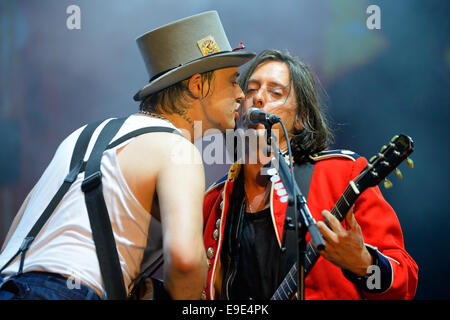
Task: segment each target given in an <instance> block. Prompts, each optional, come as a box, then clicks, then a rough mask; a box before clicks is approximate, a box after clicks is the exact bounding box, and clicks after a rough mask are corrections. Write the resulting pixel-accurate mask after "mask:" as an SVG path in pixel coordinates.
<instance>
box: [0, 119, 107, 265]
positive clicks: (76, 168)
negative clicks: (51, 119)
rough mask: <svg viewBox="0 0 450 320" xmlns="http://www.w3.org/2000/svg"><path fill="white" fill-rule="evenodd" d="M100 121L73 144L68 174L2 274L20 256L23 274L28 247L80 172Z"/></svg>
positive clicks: (89, 125)
mask: <svg viewBox="0 0 450 320" xmlns="http://www.w3.org/2000/svg"><path fill="white" fill-rule="evenodd" d="M101 122H102V121H97V122H94V123H90V124H88V125H87V126H86V127H85V128H84V129H83V131H82V132H81V134H80V136H79V137H78V140H77V142H76V144H75V148H74V151H73V153H72V159H71V161H70V169H69V174H68V175H67V176H66V178H65V179H64V182H63V183H62V185H61V186H60V188H59V189H58V191H57V192H56V194H55V195H54V196H53V198H52V200H51V201H50V203H49V204H48V205H47V207H46V208H45V210H44V212H43V213H42V214H41V216H40V217H39V219H38V220H37V221H36V223H35V224H34V226H33V228H31V230H30V231H29V232H28V234H27V236H26V237H25V239H24V240H23V242H22V244H21V246H20V248H19V250H18V251H17V252H16V254H15V255H14V256H13V257H12V258H11V259H10V260H9V261H8V262H7V263H6V264H5V265H4V266H3V267H2V268H1V269H0V272H2V271H3V270H4V269H5V268H6V267H7V266H8V265H9V264H10V263H11V262H13V261H14V259H15V258H16V257H17V256H18V255H19V254H20V255H21V257H20V263H19V270H18V272H17V274H21V273H22V272H23V262H24V259H25V254H26V252H27V250H28V248H29V247H30V245H31V243H32V242H33V240H34V238H35V237H36V236H37V234H38V233H39V231H40V230H41V229H42V227H43V226H44V225H45V223H46V222H47V220H48V219H49V218H50V215H51V214H52V213H53V211H54V210H55V208H56V207H57V206H58V204H59V203H60V202H61V199H62V198H63V197H64V195H65V194H66V192H67V191H68V190H69V188H70V186H71V185H72V183H73V182H74V181H75V179H76V177H77V176H78V173H79V172H80V168H81V165H82V163H83V158H84V155H85V153H86V149H87V147H88V144H89V141H90V139H91V137H92V134H93V133H94V131H95V129H96V128H97V127H98V126H99V125H100V123H101Z"/></svg>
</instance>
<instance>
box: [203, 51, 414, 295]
mask: <svg viewBox="0 0 450 320" xmlns="http://www.w3.org/2000/svg"><path fill="white" fill-rule="evenodd" d="M240 84H241V87H242V88H243V90H244V92H245V94H246V98H245V100H244V102H243V104H242V110H241V111H242V113H244V112H245V111H246V110H248V109H249V108H252V107H253V108H259V109H261V110H263V111H264V112H267V113H273V114H276V115H278V116H279V117H280V118H281V120H282V121H283V123H284V124H285V126H286V129H287V132H288V133H289V139H290V143H291V146H292V152H293V158H294V163H295V164H296V165H300V164H304V163H312V164H314V167H313V171H312V177H311V181H310V185H309V192H308V193H307V194H305V195H304V196H305V197H307V203H308V207H309V209H310V211H311V214H312V216H313V217H314V219H315V220H317V221H318V223H317V226H318V229H319V230H320V233H321V234H322V237H323V239H324V242H325V245H326V248H325V250H323V251H320V257H319V258H318V260H317V262H316V263H315V264H314V266H313V267H312V269H311V270H310V272H309V273H308V275H307V276H306V278H305V283H304V285H305V298H306V299H365V298H369V299H412V298H413V297H414V295H415V292H416V287H417V279H418V268H417V265H416V263H415V262H414V260H413V259H412V258H411V257H410V256H409V254H408V253H407V252H406V251H405V248H404V243H403V235H402V230H401V227H400V224H399V221H398V219H397V216H396V214H395V212H394V210H393V209H392V208H391V206H390V205H389V204H388V203H387V202H386V201H385V200H384V198H383V196H382V194H381V192H380V190H379V188H378V187H373V188H369V189H367V190H366V191H364V192H362V194H361V195H360V196H359V197H358V198H357V200H356V202H355V204H354V205H353V207H352V210H350V212H349V213H348V214H347V215H346V217H345V219H344V221H342V223H341V222H339V220H338V219H337V218H336V217H335V216H333V215H332V214H331V213H330V212H329V210H331V208H332V207H333V206H334V205H335V203H336V201H337V200H338V199H339V197H340V196H341V194H342V193H343V192H344V190H345V189H346V187H347V186H348V185H349V183H350V181H351V180H352V179H354V178H355V177H356V176H357V175H358V174H359V173H360V172H361V170H362V169H364V168H365V166H366V164H367V161H366V159H364V158H363V157H359V156H358V155H357V154H355V153H353V152H351V151H346V150H341V151H325V150H326V149H327V147H328V144H329V142H330V141H331V140H332V134H331V132H330V130H329V129H328V126H327V123H326V120H325V118H324V115H323V111H322V110H321V107H320V105H319V102H318V98H317V90H316V84H315V81H314V78H313V75H312V74H311V72H310V71H309V69H308V67H307V66H305V65H304V64H303V63H302V62H300V61H299V60H297V59H296V58H293V57H292V56H290V55H289V54H285V53H282V52H280V51H277V50H266V51H263V52H262V53H260V54H259V55H258V56H257V57H256V58H255V60H254V61H253V62H252V64H251V65H250V66H249V67H248V69H247V70H246V71H245V72H244V74H243V75H242V77H241V79H240ZM280 128H281V127H280V126H279V124H276V125H274V126H273V128H272V130H273V131H276V129H280ZM250 129H254V130H253V132H256V136H259V137H260V138H263V139H264V137H263V133H264V131H265V130H264V126H263V125H262V124H259V125H257V126H253V128H250ZM278 131H279V132H282V131H281V130H278ZM286 140H287V138H286V137H285V136H284V134H282V133H280V134H279V137H278V147H279V148H280V150H282V151H286V150H287V143H286ZM263 150H264V148H261V147H260V148H251V147H248V148H247V149H246V151H245V157H244V159H243V160H244V161H241V162H243V163H244V164H239V163H235V164H234V165H233V166H232V167H231V169H230V171H229V172H228V174H227V175H226V176H225V177H224V178H222V179H220V180H219V181H217V182H216V183H215V184H213V186H211V187H210V188H209V190H208V191H207V193H206V195H205V199H204V204H203V206H204V207H203V209H204V221H205V225H204V243H205V248H206V252H207V257H208V265H209V269H208V279H207V288H206V290H205V292H204V295H203V297H204V298H205V299H231V300H232V299H270V298H271V297H272V295H273V294H274V293H275V291H276V290H277V288H278V286H279V285H280V283H281V281H282V280H283V278H284V277H285V276H286V273H287V271H288V270H289V269H290V267H291V266H292V264H293V262H295V259H296V250H292V249H290V250H287V252H286V253H284V252H283V251H282V250H281V247H282V243H283V227H284V222H285V217H286V208H287V204H286V202H285V201H284V200H283V199H284V195H283V193H282V192H277V190H276V188H277V187H276V185H277V183H275V182H271V180H269V179H268V177H267V176H266V175H264V174H263V171H261V169H262V168H263V166H264V164H266V163H267V162H268V161H269V158H268V157H266V156H265V155H264V152H263ZM254 155H256V156H257V159H258V161H256V163H253V162H251V161H249V160H250V159H251V157H252V156H254ZM295 169H297V166H296V167H295ZM295 169H294V170H295ZM324 221H327V223H328V225H327V224H325V223H324ZM306 241H308V242H309V241H310V236H309V233H308V234H307V236H306ZM283 261H284V262H283ZM286 261H288V262H286ZM371 277H372V278H371ZM373 277H376V278H373Z"/></svg>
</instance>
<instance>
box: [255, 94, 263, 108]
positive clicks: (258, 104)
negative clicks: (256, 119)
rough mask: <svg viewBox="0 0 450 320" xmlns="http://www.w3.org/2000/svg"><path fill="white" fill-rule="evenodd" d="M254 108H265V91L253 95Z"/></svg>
mask: <svg viewBox="0 0 450 320" xmlns="http://www.w3.org/2000/svg"><path fill="white" fill-rule="evenodd" d="M253 107H255V108H263V107H264V96H263V90H258V91H256V92H255V94H254V95H253Z"/></svg>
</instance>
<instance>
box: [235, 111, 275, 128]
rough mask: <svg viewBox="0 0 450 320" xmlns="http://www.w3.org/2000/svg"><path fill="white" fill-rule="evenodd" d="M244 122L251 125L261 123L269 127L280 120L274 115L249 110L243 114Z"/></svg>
mask: <svg viewBox="0 0 450 320" xmlns="http://www.w3.org/2000/svg"><path fill="white" fill-rule="evenodd" d="M244 121H246V122H247V123H248V124H251V125H256V124H258V123H262V124H264V125H265V126H271V125H273V124H275V123H277V122H280V121H281V119H280V117H279V116H277V115H275V114H272V113H267V112H264V111H261V110H260V109H258V108H250V109H248V110H247V111H246V112H245V114H244Z"/></svg>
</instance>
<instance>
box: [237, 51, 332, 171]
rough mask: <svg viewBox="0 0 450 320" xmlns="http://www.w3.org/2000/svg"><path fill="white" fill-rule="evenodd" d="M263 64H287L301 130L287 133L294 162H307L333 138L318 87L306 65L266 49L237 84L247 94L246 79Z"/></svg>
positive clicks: (288, 56)
mask: <svg viewBox="0 0 450 320" xmlns="http://www.w3.org/2000/svg"><path fill="white" fill-rule="evenodd" d="M267 61H279V62H282V63H284V64H286V65H287V67H288V68H289V72H290V83H289V88H291V87H292V86H291V84H293V88H294V91H295V95H296V98H297V105H298V110H297V114H298V115H299V119H301V120H302V123H303V127H304V129H301V130H296V129H294V133H293V134H291V138H290V139H291V140H290V142H291V148H292V154H293V157H294V161H295V162H296V163H298V164H300V163H302V162H304V161H307V160H308V156H309V155H312V154H315V153H318V152H320V151H323V150H326V149H327V148H328V146H329V144H330V143H331V142H333V140H334V137H333V134H332V132H331V130H330V128H329V126H328V123H327V119H326V117H325V114H324V110H323V105H321V103H320V102H319V92H318V91H319V90H322V88H321V87H320V85H319V82H318V81H317V80H316V79H315V77H314V75H313V73H312V72H311V71H310V69H309V68H308V66H307V65H306V64H304V63H303V62H302V61H300V60H299V59H298V58H296V57H293V56H291V55H290V54H289V53H285V52H281V51H279V50H274V49H269V50H264V51H262V52H261V53H260V54H258V55H257V56H256V57H255V59H254V60H253V61H252V62H251V63H250V65H249V66H248V67H247V69H246V70H245V71H244V72H243V73H242V75H241V77H240V78H239V84H240V86H241V88H242V90H243V91H244V93H245V94H246V93H247V85H248V80H249V78H250V76H251V75H252V74H253V72H254V71H255V69H256V68H257V67H258V66H259V65H260V64H262V63H264V62H267Z"/></svg>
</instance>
